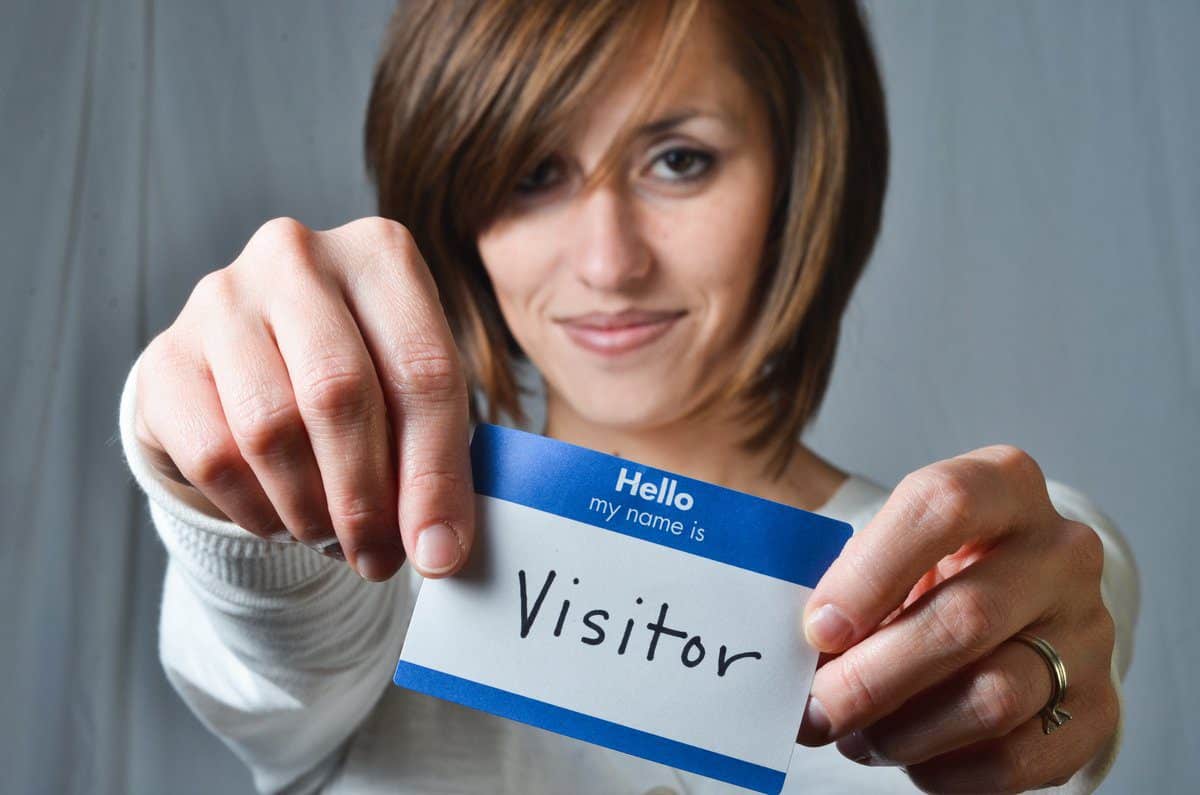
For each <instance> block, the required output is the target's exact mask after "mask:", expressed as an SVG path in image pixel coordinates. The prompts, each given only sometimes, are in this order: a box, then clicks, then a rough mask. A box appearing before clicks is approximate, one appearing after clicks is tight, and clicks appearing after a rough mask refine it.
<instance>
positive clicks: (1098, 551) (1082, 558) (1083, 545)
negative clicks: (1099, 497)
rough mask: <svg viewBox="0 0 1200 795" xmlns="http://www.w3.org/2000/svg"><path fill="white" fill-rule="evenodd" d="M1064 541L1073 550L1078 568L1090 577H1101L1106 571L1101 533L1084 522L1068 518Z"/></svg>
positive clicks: (1072, 557)
mask: <svg viewBox="0 0 1200 795" xmlns="http://www.w3.org/2000/svg"><path fill="white" fill-rule="evenodd" d="M1063 541H1064V542H1065V543H1066V544H1067V546H1068V548H1069V549H1070V551H1071V561H1072V564H1073V566H1074V567H1075V568H1076V570H1077V571H1079V572H1080V573H1082V574H1083V575H1085V576H1086V577H1088V578H1089V579H1099V578H1100V576H1101V574H1103V571H1104V542H1103V541H1101V540H1100V535H1099V534H1098V533H1097V532H1096V531H1095V530H1093V529H1092V528H1090V527H1088V526H1087V525H1086V524H1084V523H1083V522H1077V521H1074V520H1068V521H1067V523H1066V525H1065V526H1064V528H1063Z"/></svg>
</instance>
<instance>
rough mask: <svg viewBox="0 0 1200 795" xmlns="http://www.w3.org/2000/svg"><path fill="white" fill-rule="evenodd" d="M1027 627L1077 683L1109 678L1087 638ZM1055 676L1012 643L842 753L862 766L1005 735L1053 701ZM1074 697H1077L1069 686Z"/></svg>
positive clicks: (912, 759) (848, 743)
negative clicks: (1050, 646) (1048, 646)
mask: <svg viewBox="0 0 1200 795" xmlns="http://www.w3.org/2000/svg"><path fill="white" fill-rule="evenodd" d="M1029 631H1030V632H1033V634H1035V635H1037V636H1039V637H1044V638H1047V639H1048V640H1050V642H1051V643H1052V644H1053V645H1054V647H1055V649H1056V650H1057V651H1058V653H1059V654H1060V655H1061V656H1062V658H1063V660H1064V662H1066V663H1067V664H1068V670H1069V674H1070V676H1071V677H1072V678H1073V680H1074V681H1075V682H1076V683H1077V684H1078V683H1084V684H1085V685H1086V684H1087V683H1092V682H1096V681H1100V680H1102V679H1104V678H1107V676H1108V672H1107V671H1106V670H1101V669H1100V668H1099V667H1098V666H1096V665H1094V664H1092V661H1093V656H1092V655H1088V654H1087V653H1085V651H1084V646H1085V645H1086V640H1087V638H1086V637H1085V636H1081V635H1079V634H1070V633H1067V632H1066V631H1064V630H1063V629H1061V628H1056V627H1055V626H1054V625H1048V626H1047V625H1034V626H1033V627H1030V628H1029ZM1053 681H1054V680H1053V679H1052V677H1051V674H1050V671H1049V669H1048V668H1047V666H1046V662H1045V660H1044V659H1042V657H1041V655H1040V654H1038V653H1037V652H1036V651H1034V650H1033V649H1032V648H1030V647H1029V646H1028V645H1026V644H1024V643H1021V642H1019V641H1015V640H1010V641H1008V642H1005V643H1003V644H1001V645H1000V647H999V648H997V649H996V651H995V652H993V653H992V654H990V655H988V656H987V657H985V658H984V659H982V660H979V661H978V662H977V663H975V664H974V665H972V666H970V667H968V668H967V669H965V670H963V671H960V672H959V673H958V674H956V675H955V676H954V677H952V678H951V679H949V680H947V681H945V682H943V683H941V684H939V685H937V686H935V687H933V688H930V689H929V690H926V691H925V692H923V693H920V694H919V695H917V696H916V697H914V698H912V699H910V700H909V701H907V702H906V703H905V704H904V705H902V706H901V707H900V708H899V709H897V710H896V711H895V712H893V713H891V714H890V715H887V716H885V717H884V718H883V719H881V720H879V721H877V722H876V723H874V724H872V725H871V726H868V727H866V728H865V729H861V730H859V731H856V732H853V733H851V734H849V735H847V736H846V737H844V738H842V739H841V740H839V741H838V750H839V751H841V752H842V754H843V755H845V756H847V757H849V758H851V759H854V760H855V761H858V762H860V763H862V764H870V765H896V764H900V765H912V764H917V763H919V762H924V761H926V760H928V759H932V758H933V757H935V756H940V755H941V754H944V753H947V752H949V751H953V750H955V749H957V748H961V747H963V746H966V745H970V744H972V743H976V742H979V741H982V740H987V739H992V738H995V737H1002V736H1004V735H1006V734H1008V733H1009V732H1011V731H1013V730H1014V729H1016V728H1017V727H1018V726H1020V725H1021V724H1023V723H1025V722H1026V721H1028V720H1030V719H1032V718H1034V717H1035V716H1036V715H1038V713H1039V712H1040V711H1041V709H1042V708H1043V707H1044V706H1045V705H1046V704H1047V702H1048V701H1049V700H1050V696H1051V694H1052V692H1053ZM1068 694H1069V695H1074V693H1073V691H1072V690H1071V689H1070V688H1068ZM1071 700H1072V701H1073V700H1074V699H1071ZM1039 720H1040V719H1039Z"/></svg>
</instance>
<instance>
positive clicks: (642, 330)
mask: <svg viewBox="0 0 1200 795" xmlns="http://www.w3.org/2000/svg"><path fill="white" fill-rule="evenodd" d="M684 314H686V312H684V311H683V310H676V311H661V310H647V309H626V310H623V311H621V312H589V313H587V314H583V315H575V316H572V317H567V318H562V319H560V320H559V321H558V322H559V324H560V325H561V326H562V327H563V330H564V331H565V332H566V333H567V336H568V337H569V338H570V339H571V341H572V342H574V343H575V344H576V345H579V346H580V347H581V348H584V349H585V350H588V351H591V352H593V353H599V354H603V355H609V356H615V355H618V354H622V353H628V352H629V351H632V350H635V349H637V348H640V347H642V346H644V345H649V344H650V343H651V342H653V341H654V340H656V339H658V338H659V337H661V336H662V335H663V334H665V333H667V331H669V330H670V329H671V327H672V326H673V325H675V321H677V320H678V319H679V318H681V317H683V315H684Z"/></svg>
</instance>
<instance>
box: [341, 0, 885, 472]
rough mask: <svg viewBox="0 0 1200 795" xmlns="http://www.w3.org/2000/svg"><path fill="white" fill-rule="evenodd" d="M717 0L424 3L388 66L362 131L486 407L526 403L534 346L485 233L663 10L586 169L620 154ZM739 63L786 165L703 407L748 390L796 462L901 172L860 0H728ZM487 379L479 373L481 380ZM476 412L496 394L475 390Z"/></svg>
mask: <svg viewBox="0 0 1200 795" xmlns="http://www.w3.org/2000/svg"><path fill="white" fill-rule="evenodd" d="M700 2H701V0H666V1H665V6H661V7H660V4H656V3H646V2H638V0H632V1H630V0H625V1H624V2H622V1H621V0H562V1H560V2H536V1H534V2H530V0H407V2H402V3H401V4H400V5H399V7H398V9H397V11H396V13H395V14H394V16H393V18H392V20H391V22H390V24H389V26H388V30H387V34H386V37H385V40H384V46H383V54H382V56H381V58H380V60H379V64H378V66H377V68H376V71H375V80H374V85H373V87H372V90H371V98H370V103H369V106H368V109H367V118H366V129H365V144H366V157H367V165H368V169H369V171H370V173H371V176H372V178H373V180H374V181H375V185H376V189H377V192H378V199H379V213H380V215H383V216H385V217H388V218H392V219H395V220H397V221H399V222H401V223H403V224H404V225H405V226H406V227H408V229H409V230H410V232H412V234H413V236H414V238H415V240H416V242H417V245H418V247H419V248H420V250H421V252H422V253H423V254H424V256H425V259H426V261H427V262H428V264H429V267H430V270H431V271H432V272H433V276H434V279H435V280H436V282H437V285H438V290H439V294H440V297H441V301H442V304H443V308H444V309H445V312H446V316H447V318H448V320H449V322H450V327H451V330H452V331H453V332H454V335H455V339H456V342H457V344H458V347H459V351H460V353H461V354H462V358H463V365H464V367H465V369H466V371H467V377H468V381H469V383H470V384H471V385H472V387H475V388H478V389H480V390H481V391H482V392H483V394H484V396H485V397H486V401H487V412H486V413H487V419H488V420H489V421H492V422H495V421H497V420H498V418H499V417H500V415H501V414H507V415H508V416H510V417H512V418H513V419H515V420H516V421H518V422H522V421H523V420H524V417H523V413H522V411H521V408H520V403H519V399H520V392H519V388H518V384H517V379H516V375H515V373H514V370H513V364H514V361H515V358H516V357H520V356H521V355H522V353H521V351H520V348H519V346H518V345H517V343H516V341H515V340H514V339H513V337H512V335H511V334H510V333H509V331H508V328H507V326H506V324H505V322H504V319H503V317H502V315H501V313H500V309H499V306H498V304H497V301H496V297H495V294H494V293H493V291H492V287H491V283H490V280H489V279H488V276H487V273H486V271H485V270H484V267H483V263H482V261H481V260H480V256H479V252H478V249H477V247H476V243H475V240H476V238H477V236H478V232H479V230H481V229H484V228H485V227H486V225H487V224H488V222H489V221H491V220H492V219H493V218H495V217H496V215H497V214H498V213H499V212H500V210H501V209H502V208H503V207H504V206H505V205H506V203H507V200H508V199H509V197H510V196H511V193H512V191H513V189H514V187H515V186H516V184H517V182H518V181H519V180H520V179H521V178H522V177H523V176H524V175H525V174H527V173H528V172H529V171H530V170H532V169H533V167H534V166H535V165H536V164H537V163H539V162H540V161H541V160H542V158H544V157H545V156H546V155H547V154H549V153H550V152H552V151H554V150H555V149H557V148H558V147H559V146H560V145H561V144H562V137H563V135H564V134H565V131H566V129H567V128H568V126H569V121H570V120H571V119H573V118H574V117H575V114H576V113H577V112H578V111H579V110H580V108H581V107H582V106H583V104H584V103H585V102H586V101H587V100H588V99H589V95H590V92H592V91H593V90H594V89H595V88H596V87H597V86H598V85H599V83H600V81H601V80H602V79H604V77H605V76H606V75H608V74H610V73H611V72H612V70H613V68H614V67H613V64H614V63H615V62H616V60H617V59H618V58H619V57H620V56H621V55H622V52H623V47H625V46H626V45H628V44H629V43H630V42H631V41H633V40H634V39H636V38H637V35H636V34H637V32H638V31H640V30H642V29H644V26H645V25H648V24H654V23H655V22H656V19H652V18H651V15H655V14H659V13H665V24H663V26H662V30H663V31H664V32H663V38H662V41H661V43H660V46H659V48H658V50H657V56H656V58H655V62H654V64H653V65H652V67H651V69H652V72H651V77H650V80H649V83H650V86H651V88H650V90H649V91H648V92H647V93H646V94H645V95H644V96H643V97H642V98H641V101H640V104H639V106H638V108H637V109H635V111H634V113H633V115H632V118H631V119H630V120H629V121H628V122H627V123H626V125H625V128H624V131H623V132H622V133H621V134H619V135H618V136H617V140H615V141H614V142H613V145H612V146H611V147H610V149H609V151H608V152H607V153H606V155H605V157H604V158H603V160H602V161H601V165H600V167H599V168H598V169H597V170H596V173H595V174H593V176H592V178H591V179H590V180H589V186H587V187H590V186H591V184H595V183H596V182H599V181H600V180H602V179H604V178H605V177H606V175H607V174H608V172H609V171H611V169H612V168H613V167H614V165H615V163H616V160H617V156H618V154H619V152H620V150H621V149H622V147H623V146H624V145H625V144H626V143H627V142H628V140H629V137H630V136H631V135H632V134H633V130H634V129H635V128H636V127H637V126H638V125H640V124H642V123H643V122H644V121H645V120H646V116H647V114H648V112H649V110H650V107H651V104H652V102H653V99H654V95H655V94H656V93H657V91H658V90H659V88H660V87H661V85H662V83H663V82H664V81H665V78H666V76H667V74H668V72H669V70H670V68H671V65H672V63H673V62H674V59H675V57H676V54H677V52H678V49H679V47H680V45H681V44H682V42H683V41H684V39H685V37H686V36H687V32H688V26H689V25H690V24H691V23H692V20H693V19H694V18H695V16H696V13H697V9H698V7H699V5H700ZM711 2H712V3H713V9H714V10H715V11H716V12H717V13H718V14H719V17H720V19H721V22H722V25H721V30H722V32H723V34H724V36H725V37H726V41H727V43H728V46H729V48H730V51H731V52H732V53H733V54H734V56H735V59H736V63H737V65H738V67H739V69H740V71H741V73H742V76H743V78H744V79H745V80H746V82H747V84H748V85H749V86H750V89H751V90H752V91H753V92H754V93H755V95H757V96H759V97H761V98H762V100H763V101H764V103H765V105H766V109H767V113H768V118H769V122H770V128H771V133H772V141H773V143H774V147H775V154H776V160H775V162H776V163H777V164H778V172H779V173H780V174H781V175H783V178H781V179H779V181H778V183H777V190H776V204H775V209H774V211H773V213H772V218H771V223H770V228H769V230H768V233H767V239H766V248H765V251H764V258H763V262H762V263H761V266H760V275H759V280H758V287H757V296H756V299H757V300H756V301H755V302H754V303H752V304H751V305H752V306H757V307H759V311H758V316H757V318H756V319H755V320H753V321H752V322H751V324H750V327H749V331H748V336H747V337H746V342H745V345H746V348H745V355H742V356H739V358H738V361H739V365H738V368H737V370H736V371H735V373H734V374H733V376H732V377H731V378H730V379H729V380H728V381H727V382H726V383H724V384H722V385H721V386H720V387H719V388H718V389H716V390H715V391H714V392H713V393H712V395H711V396H710V399H709V400H707V401H705V402H704V403H703V404H702V405H698V406H696V407H695V408H694V409H693V411H692V412H691V413H690V414H689V416H695V415H696V414H698V413H700V412H702V411H705V410H708V409H710V408H712V407H713V406H716V405H722V406H733V407H736V412H737V417H738V418H739V419H740V420H741V421H742V422H743V423H744V425H745V426H746V427H747V429H748V432H747V435H746V438H745V444H746V446H747V447H748V448H749V449H763V448H767V447H770V448H771V450H770V456H769V458H770V468H771V469H772V470H773V471H774V472H775V473H779V472H781V471H782V470H783V469H784V468H785V467H786V465H787V463H788V461H789V460H790V457H791V453H792V451H793V450H794V449H795V442H796V440H797V438H798V435H799V433H800V431H801V430H803V428H804V427H805V425H806V424H807V423H808V422H809V420H811V419H812V417H813V416H815V414H816V411H817V409H818V408H819V406H820V404H821V400H822V398H823V397H824V394H825V391H826V388H827V386H828V383H829V376H830V372H831V370H832V367H833V360H834V353H835V352H836V349H837V340H838V333H839V330H840V326H841V317H842V313H843V311H844V310H845V307H846V303H847V302H848V300H849V298H850V294H851V292H852V290H853V288H854V285H855V283H856V282H857V280H858V277H859V275H860V274H861V272H862V270H863V267H864V265H865V264H866V260H867V257H868V256H869V254H870V252H871V249H872V247H873V246H874V243H875V238H876V235H877V233H878V229H879V223H880V218H881V214H882V205H883V194H884V191H885V188H886V184H887V170H888V139H887V120H886V113H885V108H884V99H883V90H882V87H881V84H880V79H879V74H878V70H877V67H876V64H875V58H874V54H873V52H872V49H871V44H870V40H869V37H868V35H867V31H866V29H865V26H864V24H863V21H862V18H861V14H860V11H859V9H858V6H857V5H856V4H855V3H854V2H849V1H848V0H824V1H820V0H793V2H782V1H781V0H774V1H770V0H760V1H756V2H741V1H740V0H711ZM472 392H473V393H474V390H472ZM471 409H472V414H473V416H474V417H475V418H476V419H478V418H479V415H480V411H479V407H478V405H477V404H476V400H475V398H474V396H473V397H472V401H471Z"/></svg>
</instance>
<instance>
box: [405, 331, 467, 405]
mask: <svg viewBox="0 0 1200 795" xmlns="http://www.w3.org/2000/svg"><path fill="white" fill-rule="evenodd" d="M402 351H403V353H401V354H400V356H399V358H398V360H397V362H396V375H395V376H394V378H395V379H396V383H394V384H393V387H394V388H395V390H396V392H397V393H398V394H399V395H400V396H401V398H402V399H403V398H406V397H409V396H412V397H419V398H423V399H430V398H433V399H437V398H443V399H446V400H452V399H453V400H456V399H458V398H460V397H465V396H466V382H465V381H464V379H463V374H462V371H461V369H460V368H459V366H458V359H457V357H456V356H455V355H454V353H453V351H451V350H448V349H447V348H446V346H444V345H442V344H440V343H437V342H428V341H419V340H418V341H413V340H410V341H408V342H406V343H405V344H404V346H403V348H402Z"/></svg>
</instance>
